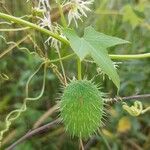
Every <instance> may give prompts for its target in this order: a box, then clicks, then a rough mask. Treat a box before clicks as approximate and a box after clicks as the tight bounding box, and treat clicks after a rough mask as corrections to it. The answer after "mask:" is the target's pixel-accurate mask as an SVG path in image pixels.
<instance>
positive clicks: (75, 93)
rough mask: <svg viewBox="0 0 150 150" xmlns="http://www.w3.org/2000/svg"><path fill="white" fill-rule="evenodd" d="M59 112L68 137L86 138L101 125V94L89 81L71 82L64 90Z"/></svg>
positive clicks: (102, 105)
mask: <svg viewBox="0 0 150 150" xmlns="http://www.w3.org/2000/svg"><path fill="white" fill-rule="evenodd" d="M60 111H61V112H60V115H61V118H62V120H63V123H64V125H65V129H66V130H67V131H68V132H69V133H70V135H72V136H77V137H80V138H88V137H90V136H91V135H92V134H93V133H94V132H96V130H97V129H98V127H99V126H100V125H101V123H102V122H101V119H102V116H103V113H104V101H103V99H102V94H101V93H100V91H99V90H98V87H97V86H96V85H94V84H93V83H92V82H91V81H88V80H73V81H71V83H69V84H68V86H67V87H66V88H65V90H64V93H63V96H62V99H61V103H60Z"/></svg>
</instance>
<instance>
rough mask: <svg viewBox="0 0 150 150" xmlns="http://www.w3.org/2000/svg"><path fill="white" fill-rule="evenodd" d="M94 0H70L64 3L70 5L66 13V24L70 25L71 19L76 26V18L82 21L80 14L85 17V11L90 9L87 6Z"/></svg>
mask: <svg viewBox="0 0 150 150" xmlns="http://www.w3.org/2000/svg"><path fill="white" fill-rule="evenodd" d="M93 2H94V0H85V1H84V0H71V1H69V2H67V3H66V4H65V5H70V10H69V13H68V25H70V23H71V21H72V20H73V21H74V22H75V24H76V27H78V23H77V20H81V21H82V18H81V17H82V16H85V17H87V15H86V11H91V10H90V8H89V6H90V5H91V4H93Z"/></svg>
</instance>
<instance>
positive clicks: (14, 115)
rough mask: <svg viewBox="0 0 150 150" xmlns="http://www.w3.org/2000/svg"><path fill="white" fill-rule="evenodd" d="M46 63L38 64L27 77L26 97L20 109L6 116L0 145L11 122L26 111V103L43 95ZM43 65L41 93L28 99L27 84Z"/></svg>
mask: <svg viewBox="0 0 150 150" xmlns="http://www.w3.org/2000/svg"><path fill="white" fill-rule="evenodd" d="M47 63H48V61H47V60H46V59H45V60H44V62H42V63H41V64H40V66H39V67H38V68H37V69H36V71H35V72H34V73H33V74H32V75H31V76H30V77H29V79H28V81H27V83H26V88H25V93H26V96H25V99H24V102H23V104H22V106H21V108H19V109H16V110H13V111H11V112H10V113H9V114H8V115H7V116H6V119H5V128H4V129H3V130H1V131H0V145H1V143H2V139H3V135H4V134H5V133H6V132H7V131H8V130H9V128H10V126H11V124H12V122H13V121H14V120H16V119H17V118H18V117H19V116H20V115H21V113H22V112H24V111H26V109H27V102H28V101H35V100H38V99H40V98H41V97H42V95H43V93H44V89H45V80H46V70H47ZM43 65H44V75H43V85H42V89H41V92H40V94H39V95H38V96H37V97H29V84H30V82H31V80H32V78H33V77H34V76H35V75H36V74H37V73H38V72H39V70H40V69H41V68H42V66H43Z"/></svg>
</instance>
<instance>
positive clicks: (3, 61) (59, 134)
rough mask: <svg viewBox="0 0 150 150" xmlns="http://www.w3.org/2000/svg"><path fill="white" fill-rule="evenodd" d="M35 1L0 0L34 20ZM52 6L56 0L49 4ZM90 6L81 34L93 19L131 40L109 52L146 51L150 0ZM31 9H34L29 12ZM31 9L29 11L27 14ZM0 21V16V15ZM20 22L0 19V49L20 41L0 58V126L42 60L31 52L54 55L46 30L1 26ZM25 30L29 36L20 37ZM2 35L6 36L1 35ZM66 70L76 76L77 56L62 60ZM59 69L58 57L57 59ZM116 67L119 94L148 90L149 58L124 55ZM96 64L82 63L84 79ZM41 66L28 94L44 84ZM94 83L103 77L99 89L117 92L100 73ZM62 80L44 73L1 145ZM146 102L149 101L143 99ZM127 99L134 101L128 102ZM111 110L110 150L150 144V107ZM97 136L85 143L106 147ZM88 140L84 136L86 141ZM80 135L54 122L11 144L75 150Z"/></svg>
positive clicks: (22, 129)
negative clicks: (74, 135) (140, 111)
mask: <svg viewBox="0 0 150 150" xmlns="http://www.w3.org/2000/svg"><path fill="white" fill-rule="evenodd" d="M35 3H36V2H35V1H34V0H33V2H29V3H26V0H24V1H22V0H0V12H3V13H7V14H11V15H14V16H18V17H21V16H24V15H27V16H24V19H26V20H29V21H32V22H34V21H36V20H34V13H33V11H32V7H33V5H34V4H35ZM53 7H54V8H55V4H54V5H53ZM92 10H93V11H92V12H90V13H89V14H88V18H84V22H80V23H79V29H77V31H78V32H79V34H82V33H83V29H84V27H85V26H88V25H92V26H94V27H95V29H96V30H98V31H100V32H103V33H105V34H108V35H112V36H117V37H120V38H122V39H126V40H128V41H130V42H131V44H129V45H123V46H117V47H113V48H111V49H109V53H110V54H140V53H146V52H150V1H149V0H95V2H94V5H93V6H92ZM31 14H32V15H31ZM29 15H31V17H29ZM0 21H1V22H2V21H4V20H2V19H0ZM16 27H21V26H19V25H17V24H15V23H12V24H11V25H8V24H2V23H0V54H2V53H3V52H5V51H6V50H8V49H9V48H10V49H11V47H12V46H13V45H14V44H13V43H9V42H12V41H13V42H17V41H20V40H22V41H21V42H20V44H19V45H18V47H15V48H13V49H12V51H11V52H10V53H7V54H6V55H5V56H3V57H2V58H0V129H3V127H4V119H5V117H6V115H7V114H8V113H9V112H10V111H11V110H14V109H16V108H19V107H20V106H21V105H22V103H23V99H24V97H25V84H26V82H27V79H28V77H29V76H30V75H31V74H32V73H33V72H34V71H35V69H36V68H37V67H38V65H39V64H40V63H41V61H40V59H39V56H37V55H31V54H30V53H28V52H27V51H26V50H25V49H24V48H23V47H25V48H27V49H28V50H30V52H34V51H35V52H38V51H39V49H40V51H42V52H43V53H45V52H46V53H47V55H48V57H49V58H50V59H55V58H57V53H56V51H55V50H54V49H53V48H50V47H49V46H48V45H46V44H44V42H45V39H46V38H47V37H46V36H45V35H43V34H40V33H39V32H37V31H34V30H30V29H26V30H23V31H18V32H4V31H2V29H4V28H7V29H8V28H16ZM27 35H29V36H30V38H29V37H28V38H26V39H24V38H25V37H26V36H27ZM4 37H5V39H4ZM71 52H72V51H71V50H69V49H68V48H66V47H65V46H63V47H62V49H61V55H62V56H66V55H67V54H69V53H71ZM63 63H64V67H65V71H66V74H67V76H68V77H69V78H73V77H74V76H76V59H68V60H65V61H63ZM55 65H57V66H58V70H60V65H59V63H55ZM118 73H119V75H120V79H121V88H120V93H119V94H120V96H129V95H135V94H146V93H150V81H149V78H150V61H149V60H148V59H142V60H128V61H122V63H120V64H119V69H118ZM97 74H98V73H97V66H95V65H94V64H89V63H86V62H84V63H83V75H84V76H85V77H87V78H88V79H91V78H93V77H94V76H95V75H97ZM42 78H43V71H42V70H41V71H40V72H39V73H38V74H37V75H36V77H35V78H34V79H33V81H32V83H31V85H30V89H29V92H30V93H29V95H30V96H36V95H38V94H39V92H40V89H41V86H42ZM95 82H96V83H101V85H102V87H103V91H104V92H107V93H108V96H109V97H114V96H115V95H116V89H115V87H114V85H113V84H112V82H111V81H110V80H108V79H107V78H106V79H105V81H104V82H103V81H102V77H101V76H96V77H95ZM61 92H62V90H61V83H60V82H59V80H58V78H57V76H56V75H55V74H54V73H53V71H52V70H51V69H49V70H48V72H47V75H46V88H45V91H44V95H43V96H42V98H41V99H40V100H38V101H36V102H29V103H28V104H27V105H28V109H27V111H26V112H24V113H23V114H22V115H21V117H19V118H18V119H17V120H16V121H15V122H13V124H12V126H11V128H10V130H9V132H7V134H5V138H4V141H3V147H6V146H8V145H10V144H11V143H13V142H14V141H16V140H17V139H18V138H19V137H21V136H22V135H24V134H25V133H26V132H27V131H28V130H29V129H31V128H33V126H34V125H35V123H36V122H37V121H38V119H39V118H40V117H41V116H42V115H43V114H44V113H46V112H47V111H50V110H51V108H52V107H53V106H54V105H55V104H56V101H57V98H58V97H59V96H58V93H61ZM142 102H143V104H144V106H148V105H149V103H148V102H147V101H146V100H143V101H142ZM128 103H129V104H130V103H131V104H132V103H133V101H130V102H128ZM108 112H109V113H110V116H109V118H108V121H106V123H105V124H106V126H105V127H104V128H102V132H103V134H104V136H105V139H106V140H107V142H108V143H109V145H110V147H111V149H112V150H143V149H144V150H150V117H149V116H150V114H149V112H148V113H146V114H144V115H141V116H138V117H132V116H130V115H129V114H128V113H127V112H125V111H124V110H123V109H122V107H121V104H120V103H117V104H115V105H113V106H111V107H110V109H109V110H108ZM57 116H58V113H54V114H52V115H51V116H49V117H48V118H47V119H46V120H45V121H44V122H42V124H46V123H47V122H50V121H52V120H53V119H55V118H56V117H57ZM96 139H97V140H96V142H95V143H94V144H93V145H92V146H91V147H90V148H89V149H91V150H106V149H107V147H106V142H105V140H103V138H102V137H101V136H99V135H97V136H96ZM86 142H87V141H85V143H86ZM78 146H79V141H78V139H76V138H71V137H70V136H69V135H68V134H67V133H65V132H64V129H63V125H59V126H57V127H54V128H52V129H51V130H50V131H49V132H47V133H45V134H40V135H38V136H36V137H33V138H31V139H30V140H27V141H25V142H24V143H22V144H20V145H18V146H17V147H16V148H15V150H21V149H22V150H77V149H78Z"/></svg>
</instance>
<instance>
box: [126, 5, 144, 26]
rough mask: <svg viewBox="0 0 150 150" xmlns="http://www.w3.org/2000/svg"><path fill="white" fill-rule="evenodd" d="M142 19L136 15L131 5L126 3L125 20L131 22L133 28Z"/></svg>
mask: <svg viewBox="0 0 150 150" xmlns="http://www.w3.org/2000/svg"><path fill="white" fill-rule="evenodd" d="M142 21H143V20H142V19H141V18H139V17H138V16H137V15H136V13H135V12H134V10H133V9H132V7H131V6H130V5H126V6H125V7H124V8H123V22H129V23H130V24H131V26H132V28H133V29H134V28H135V27H136V26H138V25H140V24H141V23H142Z"/></svg>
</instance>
